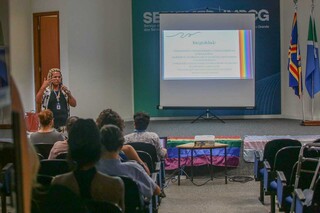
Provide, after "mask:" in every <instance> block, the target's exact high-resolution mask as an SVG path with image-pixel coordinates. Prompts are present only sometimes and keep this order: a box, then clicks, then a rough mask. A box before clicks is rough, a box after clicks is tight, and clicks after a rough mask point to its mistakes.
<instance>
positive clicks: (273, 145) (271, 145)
mask: <svg viewBox="0 0 320 213" xmlns="http://www.w3.org/2000/svg"><path fill="white" fill-rule="evenodd" d="M286 146H301V143H300V142H299V141H297V140H292V139H286V138H284V139H275V140H271V141H269V142H268V143H267V144H266V145H265V147H264V150H263V156H261V154H260V153H259V152H258V151H255V161H254V177H255V180H256V181H260V190H259V191H260V196H259V200H260V202H261V203H262V204H264V196H265V195H269V193H268V191H267V192H266V193H265V190H264V183H263V177H264V173H265V168H264V161H268V162H269V165H271V166H273V165H274V158H275V156H276V153H277V152H278V151H279V150H280V149H281V148H283V147H286ZM270 169H272V168H270Z"/></svg>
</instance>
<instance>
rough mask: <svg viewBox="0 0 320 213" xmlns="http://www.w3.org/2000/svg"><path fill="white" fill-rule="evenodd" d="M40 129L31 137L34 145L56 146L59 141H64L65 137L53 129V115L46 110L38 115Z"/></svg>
mask: <svg viewBox="0 0 320 213" xmlns="http://www.w3.org/2000/svg"><path fill="white" fill-rule="evenodd" d="M38 118H39V123H40V129H39V130H38V131H37V132H33V133H32V134H31V135H30V141H31V143H33V144H37V143H48V144H54V143H55V142H57V141H61V140H64V137H63V135H62V134H61V133H60V132H58V131H56V130H55V129H54V128H53V123H54V120H53V113H52V112H51V110H49V109H46V110H43V111H41V112H39V114H38Z"/></svg>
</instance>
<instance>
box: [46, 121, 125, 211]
mask: <svg viewBox="0 0 320 213" xmlns="http://www.w3.org/2000/svg"><path fill="white" fill-rule="evenodd" d="M99 140H100V136H99V130H98V128H97V126H96V124H95V122H94V121H93V120H92V119H78V120H77V121H76V122H75V123H74V125H73V126H72V128H71V130H70V132H69V139H68V145H69V151H68V155H69V156H68V158H69V159H70V160H71V161H73V162H74V163H75V164H76V169H75V170H74V171H73V172H69V173H66V174H63V175H58V176H56V177H55V178H54V179H53V180H52V184H53V185H62V186H65V187H67V188H69V189H70V190H71V191H73V192H74V193H75V194H76V195H78V196H80V197H81V198H83V199H90V200H96V201H108V202H111V203H115V204H118V205H119V206H120V208H122V209H124V185H123V182H122V180H121V178H119V177H111V176H108V175H105V174H102V173H100V172H97V170H96V168H95V164H96V162H97V161H98V160H99V158H100V153H101V150H100V149H101V145H100V141H99ZM62 196H63V195H62Z"/></svg>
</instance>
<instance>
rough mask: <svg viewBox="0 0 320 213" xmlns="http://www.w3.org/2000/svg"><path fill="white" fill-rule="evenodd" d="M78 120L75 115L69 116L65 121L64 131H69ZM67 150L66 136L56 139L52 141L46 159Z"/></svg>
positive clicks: (53, 157)
mask: <svg viewBox="0 0 320 213" xmlns="http://www.w3.org/2000/svg"><path fill="white" fill-rule="evenodd" d="M77 120H78V117H77V116H71V117H69V118H68V119H67V122H66V131H67V133H69V132H70V129H71V127H72V125H73V124H74V123H75V122H76V121H77ZM66 152H68V142H67V138H66V140H63V141H57V142H55V143H54V145H53V147H52V149H51V151H50V154H49V157H48V159H55V158H56V157H57V156H58V155H59V154H61V153H66Z"/></svg>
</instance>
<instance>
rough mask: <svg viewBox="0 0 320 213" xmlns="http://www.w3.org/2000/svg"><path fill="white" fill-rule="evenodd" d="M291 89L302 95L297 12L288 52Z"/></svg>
mask: <svg viewBox="0 0 320 213" xmlns="http://www.w3.org/2000/svg"><path fill="white" fill-rule="evenodd" d="M288 70H289V87H292V89H293V90H294V93H295V94H296V95H297V96H299V97H300V96H301V95H302V75H301V57H300V48H299V42H298V24H297V12H295V13H294V17H293V22H292V32H291V39H290V45H289V52H288Z"/></svg>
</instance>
